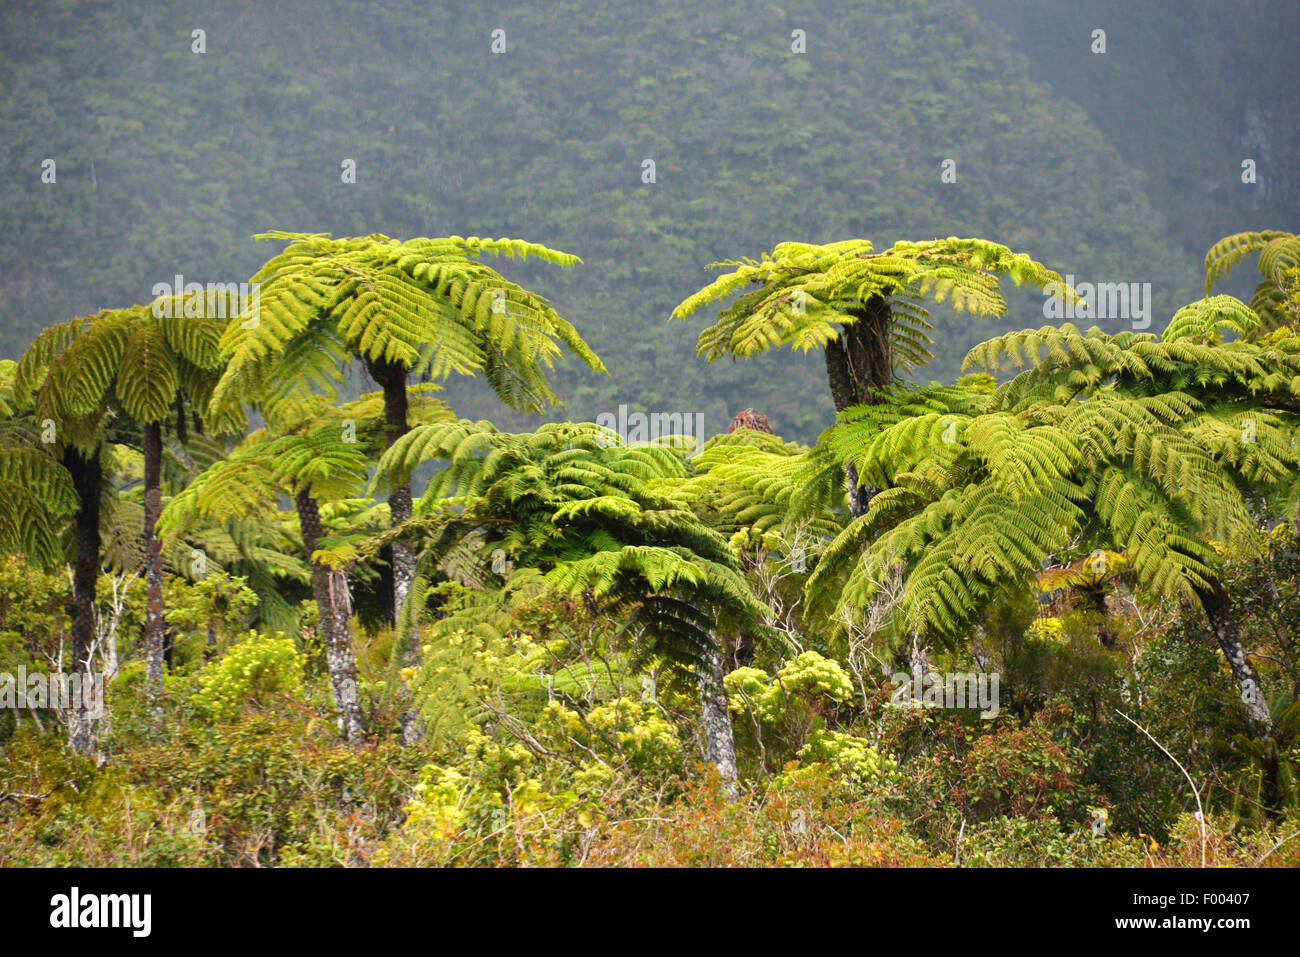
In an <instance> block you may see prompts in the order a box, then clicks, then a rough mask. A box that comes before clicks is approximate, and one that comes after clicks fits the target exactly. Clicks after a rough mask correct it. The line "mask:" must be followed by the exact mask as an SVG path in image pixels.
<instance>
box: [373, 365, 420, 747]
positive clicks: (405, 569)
mask: <svg viewBox="0 0 1300 957" xmlns="http://www.w3.org/2000/svg"><path fill="white" fill-rule="evenodd" d="M366 368H367V369H368V370H369V371H370V377H371V378H372V379H374V380H375V382H377V383H378V384H379V387H380V388H381V389H383V390H384V432H385V436H386V439H387V446H388V447H389V448H392V446H393V443H394V442H396V441H397V440H398V439H400V438H401V437H402V436H403V435H405V434H406V433H407V432H408V431H410V424H409V422H408V421H407V415H406V411H407V395H406V367H405V366H404V365H402V364H401V363H398V362H383V361H374V360H370V359H367V360H366ZM411 511H412V507H411V482H410V480H409V479H408V480H407V481H405V482H402V483H401V484H400V485H395V486H393V490H392V491H391V492H390V493H389V495H388V513H389V518H390V522H391V524H392V525H394V526H396V525H400V524H401V523H402V522H405V521H406V520H407V519H409V518H410V517H411ZM392 568H393V624H394V626H396V624H397V622H398V620H399V619H400V618H401V617H402V612H403V610H405V608H406V601H407V598H408V597H409V595H410V594H411V582H412V581H413V580H414V579H415V553H414V552H412V551H411V549H410V548H409V547H408V546H406V545H403V544H402V543H400V542H394V543H393V545H392ZM419 647H420V641H419V635H418V632H417V631H416V629H414V628H413V629H411V635H410V644H409V646H408V647H407V648H406V649H405V652H404V655H405V657H406V661H407V663H408V664H413V663H414V661H415V656H416V653H417V652H416V649H418V648H419ZM403 693H405V686H403ZM399 720H400V722H401V726H402V740H403V742H405V743H406V744H408V745H414V744H416V743H417V742H419V740H420V739H421V738H422V737H423V736H424V734H423V728H422V726H421V722H420V719H419V715H418V714H417V713H416V712H414V711H404V712H402V714H401V716H400V718H399Z"/></svg>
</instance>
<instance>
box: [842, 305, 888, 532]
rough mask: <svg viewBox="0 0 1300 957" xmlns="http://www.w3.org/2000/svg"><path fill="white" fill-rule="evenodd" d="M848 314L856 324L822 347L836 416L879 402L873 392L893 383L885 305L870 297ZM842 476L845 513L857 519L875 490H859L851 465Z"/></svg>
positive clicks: (863, 513)
mask: <svg viewBox="0 0 1300 957" xmlns="http://www.w3.org/2000/svg"><path fill="white" fill-rule="evenodd" d="M849 314H850V315H852V316H854V317H856V320H857V321H856V322H852V323H849V324H847V325H845V326H844V327H843V328H842V329H841V330H840V337H839V338H838V339H836V340H834V341H833V342H828V343H827V344H826V378H827V380H828V382H829V383H830V387H831V400H832V401H833V402H834V404H835V412H836V413H837V414H838V413H840V412H843V411H844V410H845V409H847V408H849V407H850V406H854V405H866V404H874V403H876V402H879V401H880V399H879V397H878V396H876V395H874V394H873V391H874V390H878V389H883V388H885V387H886V386H888V385H889V384H890V383H891V382H893V379H894V366H893V354H892V349H891V346H890V329H889V326H890V323H891V322H892V321H893V314H892V313H891V311H890V308H889V301H888V300H887V299H882V298H880V297H878V296H877V297H873V298H872V299H869V300H867V302H865V303H863V304H862V305H861V306H860V307H859V308H857V309H853V310H850V311H849ZM844 473H845V478H846V479H847V480H848V487H849V512H850V513H851V514H852V515H853V517H854V518H858V517H859V516H862V515H865V514H866V513H867V507H868V506H869V505H870V504H871V498H872V496H873V495H875V490H874V489H871V488H866V487H862V486H859V484H858V470H857V468H856V467H855V466H853V465H852V464H849V465H846V466H845V467H844Z"/></svg>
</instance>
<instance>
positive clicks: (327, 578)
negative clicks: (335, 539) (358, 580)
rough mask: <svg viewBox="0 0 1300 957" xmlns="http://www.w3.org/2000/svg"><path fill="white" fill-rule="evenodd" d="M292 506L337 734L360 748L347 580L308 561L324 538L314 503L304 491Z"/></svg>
mask: <svg viewBox="0 0 1300 957" xmlns="http://www.w3.org/2000/svg"><path fill="white" fill-rule="evenodd" d="M294 504H295V505H296V506H297V509H298V524H299V525H300V526H301V527H302V543H303V545H304V546H305V547H306V549H307V557H308V560H309V561H311V590H312V595H313V596H314V597H315V598H316V607H317V609H318V610H319V611H320V626H321V632H322V633H323V634H324V637H325V660H326V663H327V665H328V666H329V672H330V686H331V687H332V688H333V691H334V705H335V707H337V708H338V709H339V734H340V735H341V736H342V738H343V740H344V741H345V742H346V743H348V744H352V745H356V744H360V742H361V736H362V734H363V733H364V731H365V727H364V724H363V722H362V718H361V702H360V700H359V698H358V695H357V663H356V658H355V657H354V655H353V653H352V633H351V632H350V631H349V630H348V618H349V614H348V606H349V604H350V600H349V595H348V576H347V573H346V572H343V571H341V570H338V569H334V568H330V567H329V566H328V565H324V564H322V563H320V562H317V561H312V560H311V555H312V553H313V552H315V551H316V549H317V548H318V547H319V545H320V540H321V538H322V537H323V536H324V534H325V528H324V525H323V524H322V523H321V518H320V507H319V505H318V504H317V502H316V499H315V498H313V497H312V495H311V493H310V492H309V491H306V490H304V491H300V492H299V493H298V494H297V495H296V496H295V497H294Z"/></svg>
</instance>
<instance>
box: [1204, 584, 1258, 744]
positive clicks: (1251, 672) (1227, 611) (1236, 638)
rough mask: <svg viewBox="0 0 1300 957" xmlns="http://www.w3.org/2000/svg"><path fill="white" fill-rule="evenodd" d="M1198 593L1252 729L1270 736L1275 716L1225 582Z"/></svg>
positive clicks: (1256, 734)
mask: <svg viewBox="0 0 1300 957" xmlns="http://www.w3.org/2000/svg"><path fill="white" fill-rule="evenodd" d="M1198 596H1199V597H1200V599H1201V607H1203V608H1204V609H1205V617H1206V618H1208V619H1209V622H1210V629H1211V630H1212V631H1213V632H1214V637H1215V638H1217V639H1218V642H1219V648H1221V649H1222V651H1223V657H1224V658H1226V659H1227V660H1228V667H1229V668H1231V669H1232V677H1233V678H1234V679H1235V680H1236V682H1237V689H1238V690H1239V691H1240V692H1241V700H1242V703H1243V704H1244V705H1245V707H1246V720H1248V721H1249V722H1250V726H1251V730H1253V731H1254V732H1255V736H1256V737H1258V738H1267V737H1271V736H1272V734H1273V716H1272V714H1271V713H1270V712H1269V710H1268V703H1267V702H1266V701H1265V700H1264V692H1263V688H1262V687H1261V685H1260V683H1259V676H1258V675H1257V674H1256V673H1255V667H1254V665H1252V664H1251V663H1250V659H1249V658H1248V657H1247V656H1246V649H1245V647H1244V646H1243V645H1242V643H1241V632H1240V631H1239V630H1238V628H1237V619H1236V617H1235V616H1234V615H1233V610H1232V599H1231V598H1229V597H1228V593H1227V591H1226V590H1225V589H1224V587H1223V585H1222V584H1220V583H1217V582H1216V583H1215V585H1214V587H1213V588H1206V589H1201V590H1200V591H1199V592H1198Z"/></svg>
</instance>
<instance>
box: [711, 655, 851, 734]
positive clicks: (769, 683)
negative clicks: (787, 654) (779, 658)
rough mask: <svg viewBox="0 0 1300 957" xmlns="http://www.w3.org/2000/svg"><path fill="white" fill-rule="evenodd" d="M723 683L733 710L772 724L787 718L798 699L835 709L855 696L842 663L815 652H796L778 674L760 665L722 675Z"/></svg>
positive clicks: (811, 704) (812, 704) (816, 705)
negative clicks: (797, 653)
mask: <svg viewBox="0 0 1300 957" xmlns="http://www.w3.org/2000/svg"><path fill="white" fill-rule="evenodd" d="M723 686H724V687H725V688H726V690H727V693H728V695H730V697H731V700H730V704H729V707H730V708H731V710H732V711H733V712H735V713H737V714H744V713H745V712H746V711H752V712H754V713H755V714H756V715H757V716H758V717H759V718H760V719H761V720H763V721H766V722H771V723H774V722H778V721H781V720H782V719H784V718H785V717H786V716H787V715H788V714H789V711H790V708H791V705H792V703H793V702H795V701H801V702H803V703H804V704H806V705H810V706H813V707H832V708H833V707H835V706H838V705H842V704H845V703H846V702H848V701H851V700H852V698H853V682H852V681H851V680H850V678H849V675H848V673H847V672H846V671H845V670H844V668H843V666H842V665H840V663H839V662H837V661H834V660H832V659H830V658H826V657H823V656H822V655H820V654H818V653H817V652H815V651H805V652H803V653H801V654H799V655H796V656H795V657H794V658H792V659H791V660H790V661H788V662H786V663H785V664H784V665H782V666H781V668H780V669H779V670H778V671H777V673H776V675H775V676H771V675H768V674H767V673H766V672H763V671H760V670H759V669H757V668H737V669H736V670H735V671H732V672H731V673H729V674H728V675H726V676H725V677H724V678H723Z"/></svg>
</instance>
